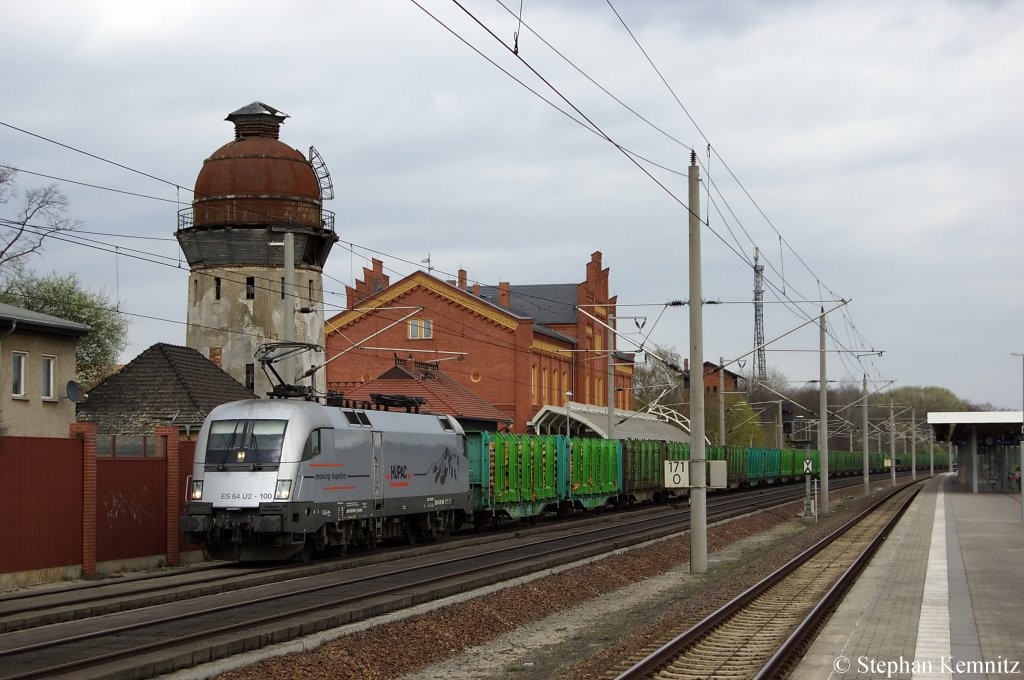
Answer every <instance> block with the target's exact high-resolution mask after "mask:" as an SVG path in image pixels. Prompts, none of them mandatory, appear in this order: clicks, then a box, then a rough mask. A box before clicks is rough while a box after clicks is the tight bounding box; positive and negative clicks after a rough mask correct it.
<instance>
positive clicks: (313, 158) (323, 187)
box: [309, 146, 334, 201]
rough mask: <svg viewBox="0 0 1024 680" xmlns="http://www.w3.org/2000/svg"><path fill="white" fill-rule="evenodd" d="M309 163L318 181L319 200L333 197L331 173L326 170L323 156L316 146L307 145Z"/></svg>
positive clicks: (327, 199)
mask: <svg viewBox="0 0 1024 680" xmlns="http://www.w3.org/2000/svg"><path fill="white" fill-rule="evenodd" d="M309 165H310V167H312V168H313V172H315V173H316V180H317V182H319V183H320V200H321V201H329V200H331V199H333V198H334V182H332V181H331V173H330V171H328V170H327V163H325V162H324V159H323V156H321V155H320V152H319V151H317V150H316V147H314V146H310V147H309Z"/></svg>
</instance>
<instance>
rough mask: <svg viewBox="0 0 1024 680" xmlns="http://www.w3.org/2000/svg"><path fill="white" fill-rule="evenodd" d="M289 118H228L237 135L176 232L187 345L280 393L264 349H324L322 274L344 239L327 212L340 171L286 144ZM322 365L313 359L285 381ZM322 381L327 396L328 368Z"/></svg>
mask: <svg viewBox="0 0 1024 680" xmlns="http://www.w3.org/2000/svg"><path fill="white" fill-rule="evenodd" d="M287 117H288V116H287V115H285V114H284V113H281V112H280V111H278V110H277V109H275V108H273V107H271V106H267V105H266V104H264V103H262V102H253V103H252V104H249V105H248V106H245V107H243V108H241V109H239V110H237V111H235V112H234V113H231V114H229V115H228V117H227V118H226V120H229V121H231V122H232V123H234V125H235V138H234V140H233V141H231V142H228V143H227V144H225V145H224V146H222V147H220V148H219V149H217V150H216V151H214V152H213V154H212V155H211V156H210V157H209V158H207V159H206V160H205V161H203V167H202V169H201V170H200V171H199V176H198V177H197V178H196V185H195V198H194V200H193V202H192V207H191V208H186V209H184V210H182V211H181V212H180V213H179V214H178V231H177V232H176V233H175V236H176V237H177V239H178V243H179V244H181V249H182V251H183V252H184V254H185V258H186V259H187V260H188V264H189V268H190V270H191V274H190V276H189V282H188V316H187V318H188V328H187V331H186V340H185V342H186V344H187V345H188V346H189V347H192V348H194V349H196V350H198V351H199V352H201V353H202V354H203V355H205V356H207V357H209V358H210V360H211V361H213V362H214V363H217V364H219V365H220V366H221V367H222V368H223V369H224V370H225V371H227V372H228V373H229V374H231V375H232V376H233V377H234V378H235V379H237V380H238V381H239V382H241V383H242V384H244V385H246V386H248V387H250V388H251V389H253V390H254V391H255V392H256V394H258V395H260V396H263V395H265V394H266V393H267V392H268V391H269V389H270V387H271V385H270V382H269V381H268V380H267V378H266V377H265V376H264V375H263V372H262V370H261V369H260V366H259V365H258V364H257V363H256V360H255V358H254V356H253V355H254V353H255V351H256V349H257V348H258V347H259V346H260V345H262V344H263V343H266V342H275V341H285V340H295V341H298V342H307V343H313V344H317V345H320V346H323V344H324V321H323V282H322V281H323V279H322V272H323V266H324V263H325V262H326V261H327V256H328V255H329V254H330V252H331V246H333V245H334V243H335V242H336V241H337V240H338V236H337V235H336V234H335V233H334V213H332V212H330V211H328V210H324V209H323V201H324V200H326V199H330V198H333V197H334V196H333V187H332V184H331V179H330V175H329V174H328V172H327V168H326V166H325V165H324V163H323V161H322V159H321V158H320V156H319V154H318V153H317V152H316V150H315V149H314V148H313V147H310V148H309V154H308V155H304V154H303V153H302V152H300V151H298V150H297V149H293V148H292V147H290V146H288V145H287V144H285V143H284V142H281V141H280V140H279V139H278V133H279V131H280V128H281V124H282V123H283V122H284V119H285V118H287ZM286 251H287V252H288V253H289V254H290V257H286ZM289 264H290V266H289ZM303 308H305V310H315V311H314V312H309V311H303ZM317 360H320V361H322V360H323V356H322V355H319V356H316V355H313V354H306V355H304V357H303V359H302V363H304V365H299V364H300V362H295V364H294V365H293V366H292V367H290V368H289V371H290V372H291V373H292V375H285V376H284V377H285V378H286V379H287V380H293V379H294V376H295V375H297V374H299V373H301V372H302V371H304V370H305V369H306V368H308V367H309V365H310V364H311V363H312V362H313V361H317ZM315 381H316V382H315V384H314V387H316V388H317V389H319V390H321V391H322V390H323V389H324V385H325V382H324V376H323V372H322V371H321V372H319V373H318V375H317V376H316V378H315ZM305 384H309V379H308V378H307V379H306V380H305Z"/></svg>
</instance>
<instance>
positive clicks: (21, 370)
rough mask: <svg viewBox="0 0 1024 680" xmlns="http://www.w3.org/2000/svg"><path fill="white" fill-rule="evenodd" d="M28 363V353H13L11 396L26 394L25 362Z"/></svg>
mask: <svg viewBox="0 0 1024 680" xmlns="http://www.w3.org/2000/svg"><path fill="white" fill-rule="evenodd" d="M27 363H28V355H27V354H25V353H24V352H14V353H13V354H11V396H12V397H24V396H25V364H27Z"/></svg>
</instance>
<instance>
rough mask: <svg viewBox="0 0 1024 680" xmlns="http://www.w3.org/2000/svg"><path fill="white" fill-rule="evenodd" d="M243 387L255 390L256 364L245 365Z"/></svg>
mask: <svg viewBox="0 0 1024 680" xmlns="http://www.w3.org/2000/svg"><path fill="white" fill-rule="evenodd" d="M245 388H246V389H247V390H249V391H251V392H255V391H256V364H246V365H245Z"/></svg>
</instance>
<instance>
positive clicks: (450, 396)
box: [345, 359, 512, 423]
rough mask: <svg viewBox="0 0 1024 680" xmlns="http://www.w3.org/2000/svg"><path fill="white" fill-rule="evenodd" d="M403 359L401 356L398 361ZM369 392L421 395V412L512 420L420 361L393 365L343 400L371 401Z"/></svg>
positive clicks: (458, 416) (459, 416) (349, 392)
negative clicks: (422, 402)
mask: <svg viewBox="0 0 1024 680" xmlns="http://www.w3.org/2000/svg"><path fill="white" fill-rule="evenodd" d="M399 361H400V362H401V361H402V360H401V359H400V360H399ZM371 394H401V395H404V396H407V397H422V398H423V399H424V400H425V403H424V404H423V406H421V407H420V410H421V411H430V412H433V413H447V414H449V415H452V416H455V417H456V418H471V419H474V420H486V421H494V422H497V423H511V422H512V419H511V418H509V417H508V416H507V415H506V414H505V413H503V412H502V411H499V410H498V409H497V408H495V407H494V406H492V405H491V404H489V403H487V402H486V401H484V400H483V399H481V398H480V397H478V396H477V395H476V394H475V393H474V392H473V391H472V390H470V389H469V388H468V387H465V386H464V385H462V384H460V383H459V382H457V381H456V380H455V379H454V378H452V377H451V376H449V375H447V374H446V373H444V372H443V371H441V370H440V369H437V368H433V367H429V368H428V367H425V366H424V365H423V364H412V363H411V362H409V363H406V364H405V365H400V364H399V365H395V366H393V367H392V368H389V369H388V370H387V371H385V372H384V373H382V374H381V375H380V377H378V378H375V379H373V380H371V381H369V382H366V383H363V384H362V385H360V386H359V387H357V388H354V389H352V390H350V391H347V392H345V399H350V400H352V401H356V402H359V401H370V395H371Z"/></svg>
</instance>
